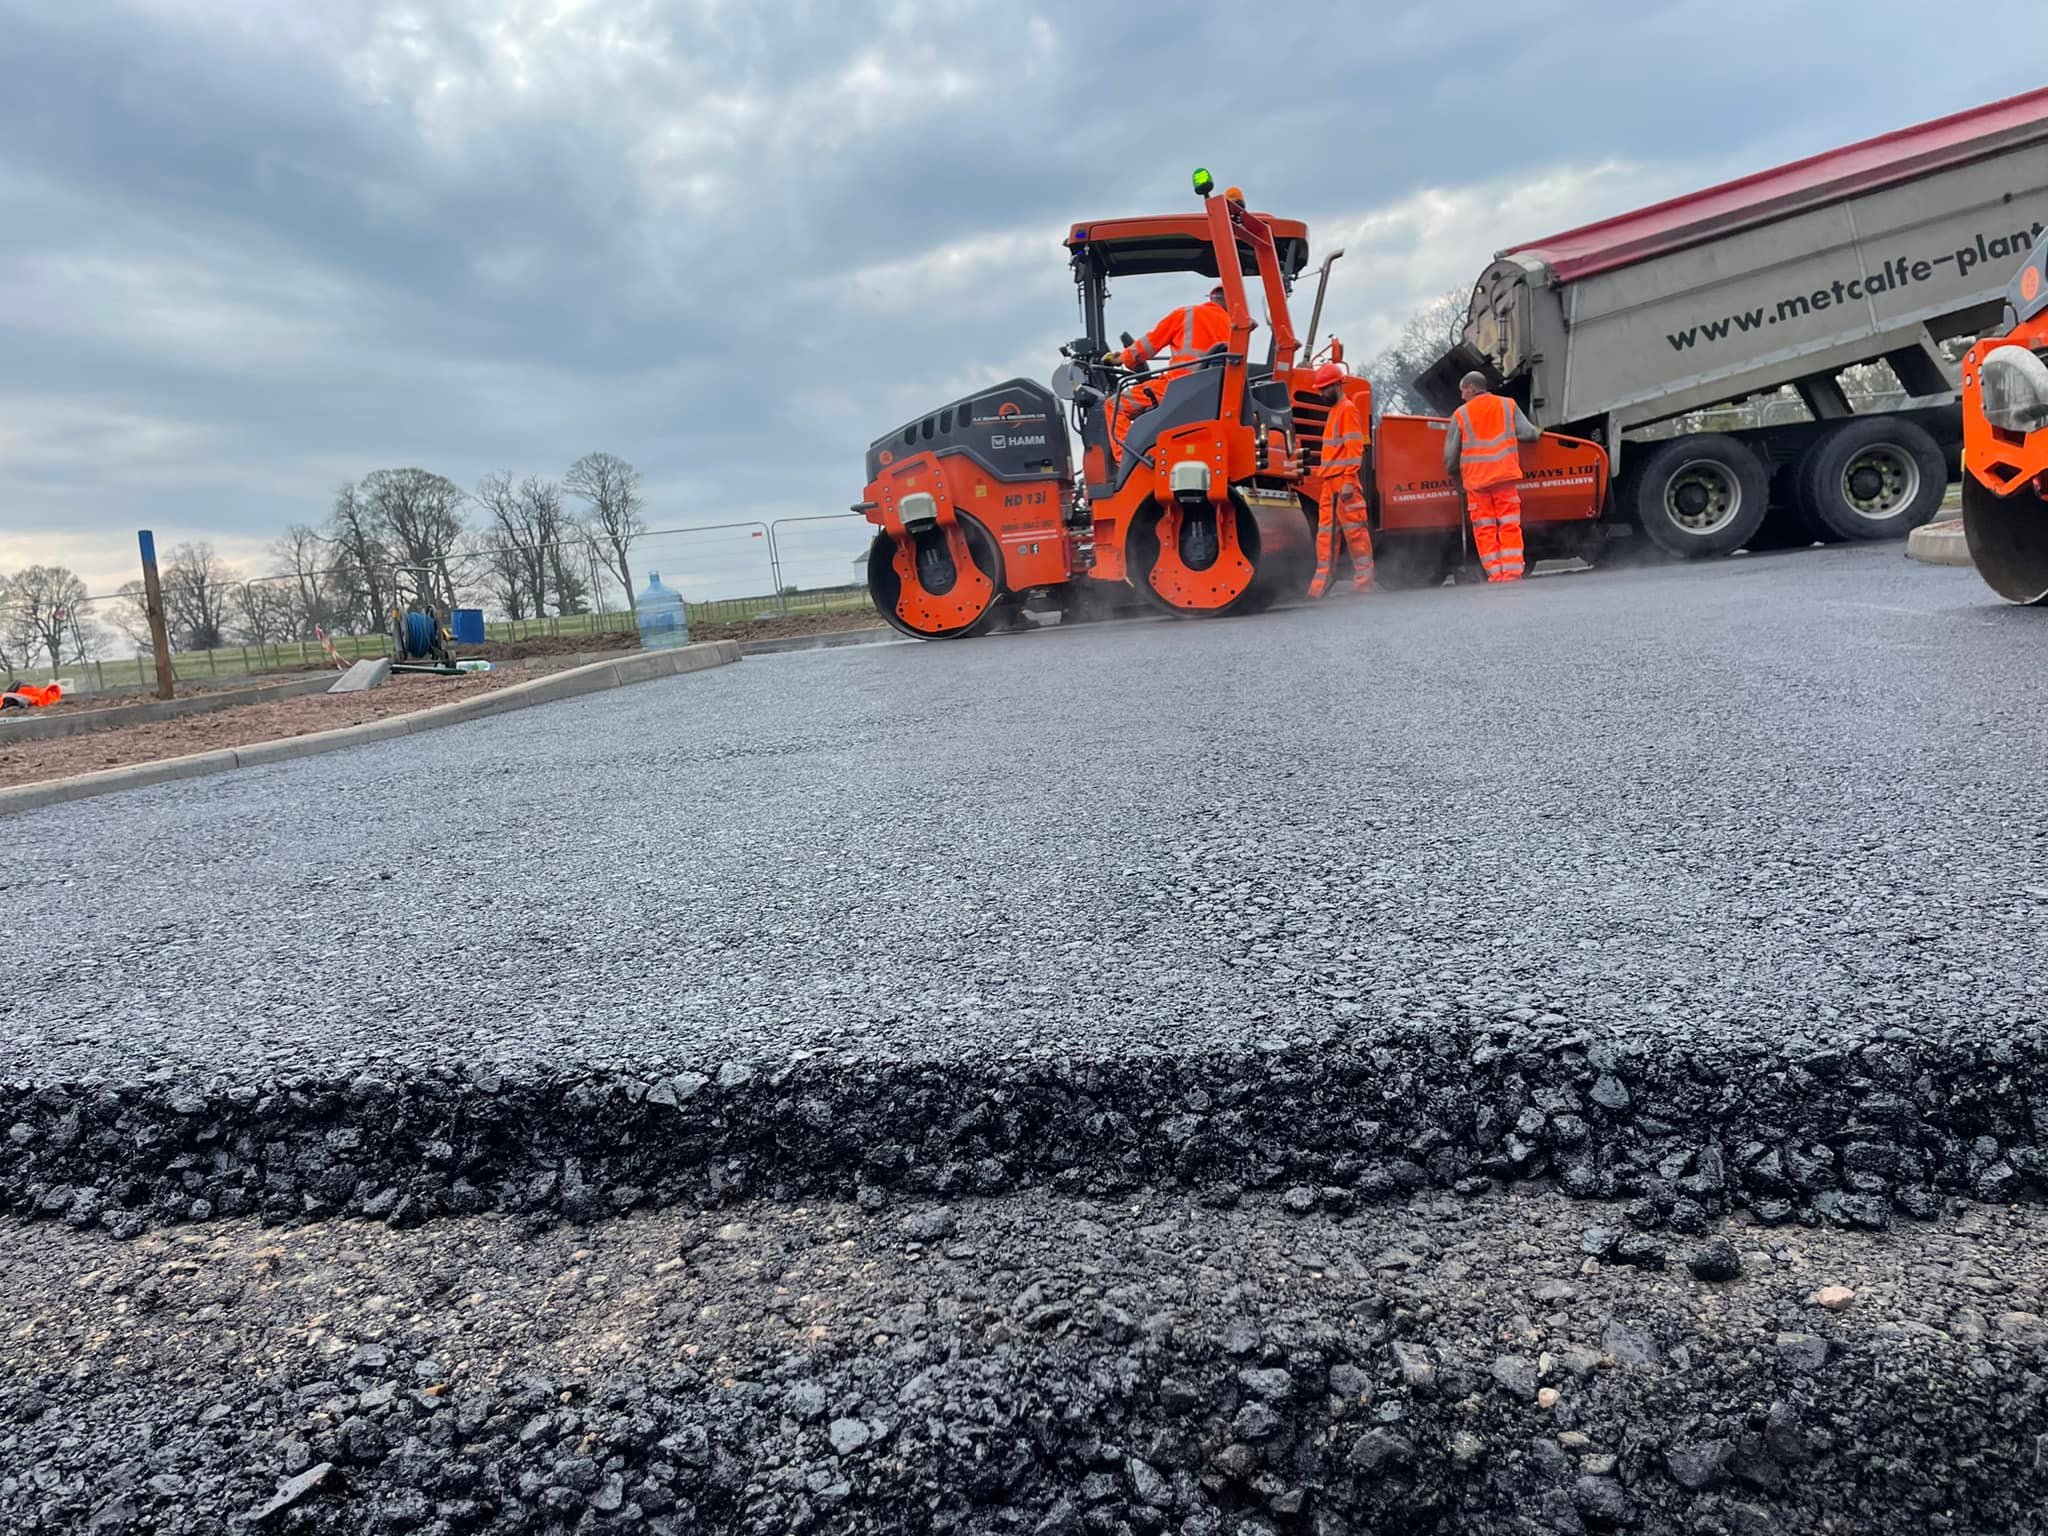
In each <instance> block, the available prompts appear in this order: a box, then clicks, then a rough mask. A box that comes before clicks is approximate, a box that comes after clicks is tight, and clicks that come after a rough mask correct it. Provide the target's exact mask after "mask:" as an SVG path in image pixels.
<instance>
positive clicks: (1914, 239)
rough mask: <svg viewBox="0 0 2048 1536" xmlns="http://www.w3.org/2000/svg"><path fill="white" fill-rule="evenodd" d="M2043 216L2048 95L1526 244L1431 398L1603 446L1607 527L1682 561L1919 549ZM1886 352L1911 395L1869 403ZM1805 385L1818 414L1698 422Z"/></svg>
mask: <svg viewBox="0 0 2048 1536" xmlns="http://www.w3.org/2000/svg"><path fill="white" fill-rule="evenodd" d="M2044 222H2048V89H2043V90H2037V91H2030V92H2028V93H2027V94H2025V95H2021V96H2015V97H2012V98H2010V99H2008V100H2005V101H1999V102H1993V103H1991V104H1990V105H1988V106H1983V107H1978V108H1975V109H1973V110H1971V111H1968V112H1960V113H1957V114H1955V115H1954V116H1952V117H1944V118H1940V119H1937V120H1935V121H1933V122H1929V123H1922V124H1920V125H1919V126H1918V127H1914V128H1907V129H1903V130H1900V131H1899V132H1896V133H1889V134H1884V135H1882V136H1880V137H1878V138H1874V139H1868V140H1865V141H1863V142H1862V143H1858V144H1852V145H1849V146H1848V147H1847V148H1844V149H1838V150H1835V151H1832V152H1831V153H1828V154H1823V155H1816V156H1813V157H1812V158H1810V159H1806V160H1800V161H1795V162H1794V163H1792V164H1790V165H1785V166H1780V167H1779V168H1777V169H1776V170H1771V171H1765V172H1762V173H1760V174H1758V175H1754V176H1747V177H1744V178H1742V179H1741V180H1738V181H1731V182H1728V183H1726V184H1724V185H1722V186H1717V187H1711V188H1708V189H1707V190H1706V191H1703V192H1697V193H1694V194H1692V195H1691V196H1689V197H1680V198H1675V199H1673V200H1671V201H1669V202H1664V203H1658V204H1656V205H1655V206H1653V207H1649V208H1643V209H1640V210H1638V211H1636V212H1634V213H1626V214H1622V215H1620V216H1619V217H1616V218H1611V219H1605V220H1602V221H1600V222H1599V223H1596V224H1588V225H1585V226H1583V227H1582V228H1579V229H1573V230H1567V231H1566V232H1564V233H1563V234H1559V235H1553V236H1551V237H1550V238H1548V239H1544V240H1534V241H1530V242H1529V243H1527V244H1524V245H1517V246H1512V247H1510V248H1509V249H1507V250H1505V251H1502V252H1501V253H1500V254H1499V255H1498V256H1496V257H1495V258H1494V260H1493V262H1492V264H1491V265H1490V266H1488V267H1487V268H1486V270H1485V271H1484V272H1482V273H1481V274H1480V275H1479V280H1478V282H1477V283H1476V284H1475V285H1474V287H1473V290H1472V298H1471V301H1470V304H1469V306H1468V308H1467V311H1466V318H1465V323H1464V326H1463V328H1462V330H1461V332H1460V334H1459V336H1458V339H1457V341H1456V342H1455V343H1454V344H1453V345H1452V347H1451V348H1450V350H1449V351H1448V352H1447V353H1446V354H1445V355H1444V356H1443V357H1441V358H1439V359H1438V360H1437V361H1436V362H1435V363H1433V364H1432V365H1431V366H1430V367H1429V368H1428V369H1427V370H1426V371H1425V372H1424V374H1423V376H1422V378H1421V379H1420V380H1419V382H1418V387H1419V389H1420V391H1421V393H1422V394H1423V396H1424V398H1425V399H1427V400H1428V401H1429V402H1430V403H1431V404H1432V405H1434V406H1435V407H1437V408H1438V409H1440V410H1443V411H1446V412H1448V411H1450V410H1453V409H1455V408H1456V406H1457V404H1458V394H1457V381H1458V379H1459V377H1460V376H1461V375H1463V374H1464V373H1466V372H1467V371H1470V370H1477V371H1479V372H1481V373H1484V374H1485V375H1487V376H1488V378H1490V379H1492V380H1494V381H1495V382H1496V387H1498V388H1499V389H1500V390H1501V392H1502V393H1504V394H1507V395H1510V396H1512V397H1513V398H1514V399H1515V400H1517V401H1518V402H1520V404H1521V405H1522V406H1523V407H1524V408H1525V409H1526V410H1527V411H1528V413H1529V416H1530V419H1531V420H1533V421H1534V422H1535V423H1536V424H1537V425H1538V426H1540V427H1545V428H1548V429H1552V430H1555V431H1557V432H1560V433H1565V434H1569V435H1572V436H1576V437H1582V438H1586V439H1589V440H1591V441H1593V442H1596V443H1599V444H1601V445H1602V446H1604V447H1605V448H1606V450H1607V453H1608V457H1609V462H1610V468H1611V470H1612V473H1613V477H1614V479H1613V488H1612V492H1611V494H1610V497H1609V501H1608V508H1607V513H1606V516H1605V518H1604V520H1603V527H1607V528H1615V527H1617V526H1629V527H1631V528H1632V529H1640V530H1641V531H1642V533H1643V534H1644V535H1646V536H1647V537H1648V538H1649V539H1650V540H1652V541H1653V542H1655V543H1656V544H1657V545H1659V546H1661V547H1662V548H1664V549H1665V550H1667V551H1670V552H1671V553H1673V554H1677V555H1682V556H1703V555H1720V554H1728V553H1730V552H1732V551H1734V550H1737V549H1744V548H1766V547H1786V546H1791V545H1799V544H1810V543H1813V542H1816V541H1821V542H1828V541H1834V540H1846V539H1884V538H1902V537H1904V536H1905V534H1906V533H1908V532H1909V531H1910V530H1912V529H1913V528H1915V527H1917V526H1919V525H1920V524H1921V523H1924V522H1926V521H1927V520H1928V519H1929V518H1930V517H1932V516H1933V515H1934V512H1935V510H1936V509H1937V508H1938V507H1939V506H1940V504H1941V500H1942V496H1943V493H1944V491H1945V489H1946V486H1947V483H1948V480H1949V478H1950V475H1951V473H1952V472H1953V471H1954V470H1955V468H1956V466H1957V462H1958V456H1959V454H1960V450H1961V444H1962V415H1961V409H1960V403H1959V402H1960V399H1961V388H1962V376H1961V368H1960V358H1959V357H1953V358H1952V356H1951V353H1952V352H1953V351H1955V350H1958V349H1955V348H1953V347H1950V346H1945V345H1944V343H1953V342H1955V341H1956V340H1957V339H1959V338H1967V339H1971V340H1974V339H1975V337H1976V336H1977V335H1978V333H1979V332H1981V331H1983V330H1985V329H1987V328H1989V327H1993V326H1996V325H1997V324H1998V323H1999V322H2000V320H2001V318H2002V315H2003V310H2004V306H2005V290H2006V285H2007V282H2008V281H2009V280H2010V278H2011V275H2012V271H2013V266H2014V263H2015V262H2016V261H2020V260H2023V259H2024V258H2025V257H2026V255H2027V254H2028V252H2030V251H2031V250H2032V249H2033V248H2034V245H2035V243H2036V242H2037V241H2038V240H2039V239H2040V238H2041V234H2042V228H2043V224H2044ZM1878 362H1883V363H1887V364H1889V365H1890V367H1891V371H1892V373H1893V374H1894V375H1895V376H1896V378H1897V380H1898V384H1899V386H1900V389H1899V391H1897V392H1893V393H1891V394H1887V395H1883V396H1866V397H1865V398H1864V399H1863V400H1861V401H1859V400H1858V399H1857V398H1856V396H1855V395H1854V394H1853V393H1852V392H1851V391H1850V390H1848V389H1845V388H1844V386H1843V381H1842V375H1843V373H1844V371H1845V370H1847V369H1850V368H1852V367H1854V366H1856V365H1858V364H1866V363H1878ZM1787 390H1789V391H1791V392H1792V394H1793V395H1796V397H1797V404H1794V403H1793V402H1792V401H1790V400H1787V401H1786V404H1788V405H1791V406H1792V411H1793V413H1794V414H1795V415H1797V416H1800V417H1803V418H1804V419H1796V420H1784V421H1779V422H1775V423H1767V422H1762V421H1759V422H1757V423H1756V424H1753V425H1742V426H1737V427H1733V428H1731V429H1728V430H1712V431H1709V430H1689V429H1690V428H1692V427H1695V426H1697V425H1699V418H1698V417H1697V416H1694V415H1692V414H1691V413H1702V412H1707V411H1708V409H1709V408H1711V407H1717V406H1732V405H1737V404H1740V403H1742V402H1748V401H1756V400H1759V399H1761V398H1764V397H1772V396H1778V395H1779V394H1780V393H1781V392H1783V391H1787ZM1878 399H1883V400H1884V402H1885V403H1883V404H1881V405H1880V404H1876V403H1874V402H1875V401H1876V400H1878ZM1776 404H1777V402H1776V401H1773V406H1774V407H1775V406H1776ZM1799 405H1803V406H1804V410H1803V411H1800V410H1799V409H1798V406H1799ZM1730 414H1733V413H1730ZM1574 552H1576V553H1581V554H1587V553H1590V552H1591V551H1590V550H1588V549H1586V548H1583V547H1582V548H1581V549H1579V550H1577V551H1574ZM1532 553H1540V551H1536V550H1532Z"/></svg>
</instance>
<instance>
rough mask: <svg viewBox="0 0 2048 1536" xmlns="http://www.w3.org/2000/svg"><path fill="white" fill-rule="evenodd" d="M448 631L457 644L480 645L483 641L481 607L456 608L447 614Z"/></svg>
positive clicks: (482, 614) (482, 613)
mask: <svg viewBox="0 0 2048 1536" xmlns="http://www.w3.org/2000/svg"><path fill="white" fill-rule="evenodd" d="M448 633H450V634H451V635H453V636H454V637H455V643H456V644H457V645H482V644H483V643H484V611H483V609H481V608H458V609H456V610H455V612H454V613H453V614H451V615H450V616H449V621H448Z"/></svg>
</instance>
